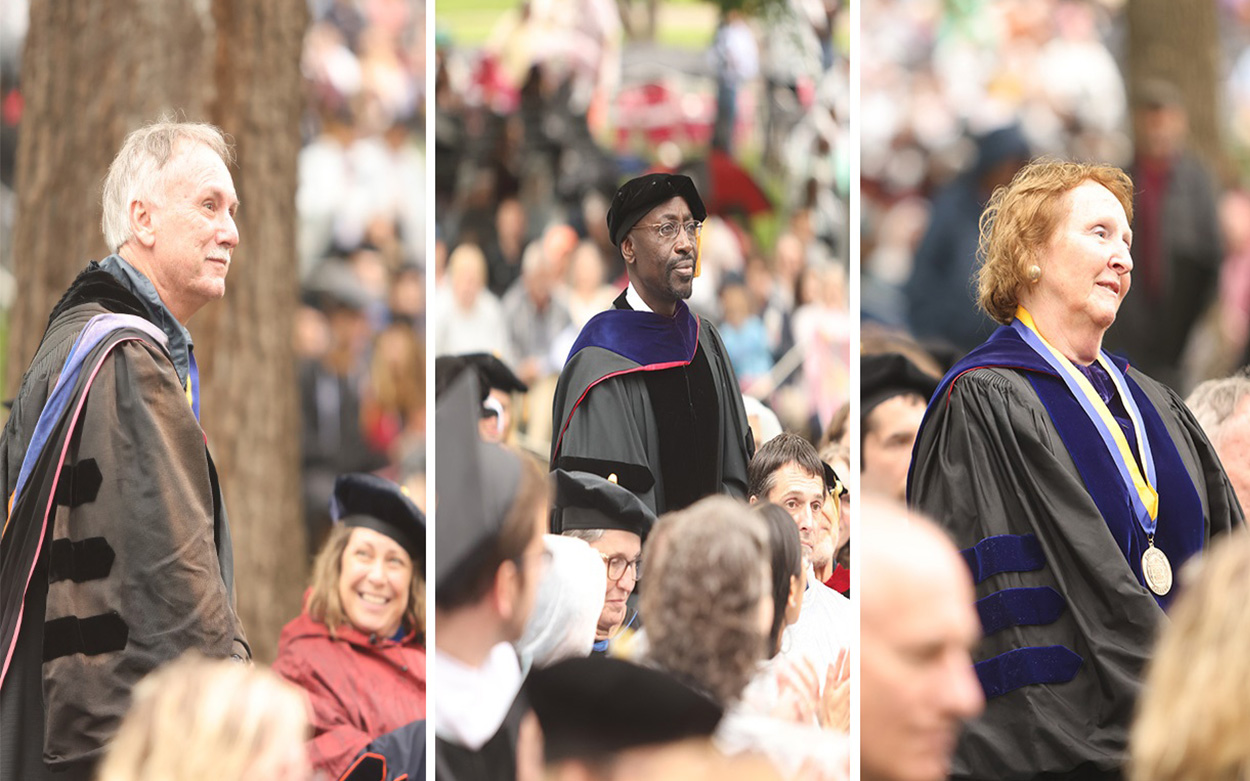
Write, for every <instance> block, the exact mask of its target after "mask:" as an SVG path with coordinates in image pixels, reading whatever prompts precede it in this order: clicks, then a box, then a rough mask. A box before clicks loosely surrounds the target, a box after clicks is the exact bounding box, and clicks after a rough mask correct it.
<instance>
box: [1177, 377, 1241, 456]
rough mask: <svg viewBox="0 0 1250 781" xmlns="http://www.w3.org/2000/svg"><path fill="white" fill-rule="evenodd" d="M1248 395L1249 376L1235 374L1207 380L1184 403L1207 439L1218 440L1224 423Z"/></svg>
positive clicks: (1213, 441)
mask: <svg viewBox="0 0 1250 781" xmlns="http://www.w3.org/2000/svg"><path fill="white" fill-rule="evenodd" d="M1247 395H1250V377H1246V376H1242V375H1236V376H1233V377H1224V378H1223V379H1218V380H1207V381H1206V382H1204V383H1202V384H1200V385H1199V386H1198V387H1196V388H1194V390H1193V392H1192V393H1190V394H1189V398H1187V399H1185V404H1186V405H1187V406H1188V407H1189V409H1190V410H1191V411H1192V412H1193V413H1194V417H1195V418H1197V419H1198V425H1200V426H1202V430H1203V431H1204V432H1206V435H1207V439H1209V440H1211V442H1212V443H1215V442H1217V441H1218V440H1219V438H1220V434H1221V432H1222V431H1223V429H1224V424H1225V423H1226V422H1228V419H1229V418H1231V417H1232V416H1233V411H1234V410H1236V409H1237V404H1238V403H1239V402H1240V401H1241V399H1242V398H1243V397H1244V396H1247Z"/></svg>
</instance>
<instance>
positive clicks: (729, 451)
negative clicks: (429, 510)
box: [551, 294, 754, 515]
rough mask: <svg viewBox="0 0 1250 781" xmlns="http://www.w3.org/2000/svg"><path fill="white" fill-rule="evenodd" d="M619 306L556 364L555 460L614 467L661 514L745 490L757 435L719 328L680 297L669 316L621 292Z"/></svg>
mask: <svg viewBox="0 0 1250 781" xmlns="http://www.w3.org/2000/svg"><path fill="white" fill-rule="evenodd" d="M614 307H615V308H614V309H611V310H608V311H607V312H601V313H599V314H598V315H596V316H595V317H594V318H592V319H591V320H590V322H589V323H587V324H586V326H585V327H584V328H583V329H582V333H581V334H580V335H579V336H578V339H577V342H576V343H575V344H574V346H573V349H572V351H571V352H570V356H569V360H568V362H567V363H566V364H565V366H564V370H563V371H561V373H560V379H559V382H558V384H557V386H556V392H555V401H554V405H553V418H552V422H553V426H554V436H553V438H552V450H551V468H552V469H557V468H558V469H568V470H580V471H586V472H593V473H595V474H599V475H601V476H603V477H608V476H610V475H616V476H617V481H618V482H619V483H620V485H622V486H624V487H625V488H628V489H629V490H630V491H632V492H634V493H635V494H637V495H638V497H639V498H641V499H642V500H643V502H645V503H646V504H647V505H648V507H650V508H651V509H652V510H653V511H654V512H655V513H656V514H657V515H660V514H663V513H665V512H668V511H669V510H674V509H679V507H680V506H684V505H685V504H688V503H689V502H691V501H693V500H694V499H697V498H699V496H703V495H708V494H711V493H726V494H729V495H731V496H735V497H738V498H740V499H745V498H746V490H747V471H746V470H747V463H748V462H749V461H750V459H751V454H752V453H753V452H754V440H753V439H752V436H751V431H750V427H749V426H748V424H747V418H746V410H745V408H744V407H743V404H742V394H741V392H740V391H739V389H738V381H737V377H736V376H735V375H734V371H733V366H732V364H731V363H730V361H729V356H728V354H727V353H726V351H725V345H724V342H722V341H721V338H720V334H719V333H717V331H716V328H715V327H714V326H713V325H712V324H711V323H710V322H708V321H707V320H706V319H704V318H702V317H696V316H695V315H693V314H691V313H690V310H689V309H688V308H687V307H686V305H685V303H684V302H678V311H677V313H676V314H675V315H674V317H672V318H668V317H664V316H662V315H657V314H655V313H652V312H635V311H632V310H630V309H629V308H628V304H626V303H625V296H624V294H621V296H620V297H618V298H617V300H616V301H615V302H614ZM692 485H695V486H698V488H697V489H695V490H691V488H690V486H692ZM695 494H697V495H695ZM673 504H677V505H678V506H676V507H675V506H672V505H673Z"/></svg>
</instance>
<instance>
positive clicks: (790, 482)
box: [765, 461, 828, 561]
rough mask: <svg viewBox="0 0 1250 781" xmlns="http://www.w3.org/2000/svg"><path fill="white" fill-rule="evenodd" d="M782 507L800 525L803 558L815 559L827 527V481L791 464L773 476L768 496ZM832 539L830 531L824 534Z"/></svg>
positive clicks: (768, 498) (791, 462)
mask: <svg viewBox="0 0 1250 781" xmlns="http://www.w3.org/2000/svg"><path fill="white" fill-rule="evenodd" d="M765 498H766V499H767V500H768V501H770V502H772V503H773V504H779V505H781V506H782V507H784V508H785V509H786V512H788V513H790V517H791V518H793V519H794V522H795V523H797V524H798V525H799V543H800V544H801V545H802V546H803V558H804V560H806V561H811V560H812V552H813V551H814V550H815V548H816V546H817V545H819V544H820V542H821V535H822V532H821V530H822V529H824V528H825V525H826V520H825V516H824V512H823V510H824V506H825V478H824V475H813V474H811V473H810V472H805V471H803V469H802V467H800V466H799V465H798V464H796V463H794V462H793V461H790V462H788V463H786V464H784V465H783V466H782V467H781V468H780V469H778V470H777V471H776V472H775V473H774V475H773V488H772V490H771V491H769V493H768V496H766V497H765ZM824 534H825V536H828V530H826V531H825V532H824Z"/></svg>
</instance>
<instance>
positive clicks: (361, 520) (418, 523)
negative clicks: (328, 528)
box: [330, 473, 425, 572]
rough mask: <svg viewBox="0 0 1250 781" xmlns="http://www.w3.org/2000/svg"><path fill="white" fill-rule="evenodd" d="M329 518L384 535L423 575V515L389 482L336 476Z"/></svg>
mask: <svg viewBox="0 0 1250 781" xmlns="http://www.w3.org/2000/svg"><path fill="white" fill-rule="evenodd" d="M330 517H331V518H333V519H334V521H335V522H337V523H342V524H343V525H345V526H361V527H364V528H366V529H372V530H373V531H375V532H379V533H381V534H385V535H386V536H387V537H390V538H391V539H392V540H394V541H395V542H398V543H399V544H400V546H401V547H403V549H404V550H405V551H407V552H408V555H409V556H410V557H411V558H412V561H413V563H414V564H417V565H418V566H419V567H420V568H421V570H422V571H423V572H424V571H425V514H424V513H422V512H421V509H420V508H419V507H417V505H416V503H415V502H413V501H412V499H410V498H409V497H408V494H406V493H404V490H403V489H402V488H400V487H399V486H398V485H396V484H395V483H392V482H391V481H390V480H387V479H386V478H383V477H378V476H377V475H371V474H363V473H352V474H346V475H339V476H338V477H337V478H336V479H335V481H334V493H333V494H332V495H331V496H330Z"/></svg>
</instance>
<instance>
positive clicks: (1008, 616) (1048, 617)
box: [977, 586, 1067, 635]
mask: <svg viewBox="0 0 1250 781" xmlns="http://www.w3.org/2000/svg"><path fill="white" fill-rule="evenodd" d="M1066 607H1067V603H1066V602H1064V601H1063V597H1062V596H1060V594H1059V592H1058V591H1055V590H1054V589H1053V588H1051V587H1049V586H1042V587H1040V588H1005V589H1003V590H1002V591H995V592H994V593H993V594H990V595H989V596H988V597H984V598H982V599H979V600H977V613H978V614H979V615H980V616H981V631H983V632H984V633H985V634H986V635H992V634H994V633H995V632H998V631H1000V630H1003V629H1006V628H1007V627H1010V626H1041V625H1045V624H1053V623H1054V622H1055V621H1056V620H1058V618H1059V616H1060V615H1062V614H1063V611H1064V609H1065V608H1066Z"/></svg>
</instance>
